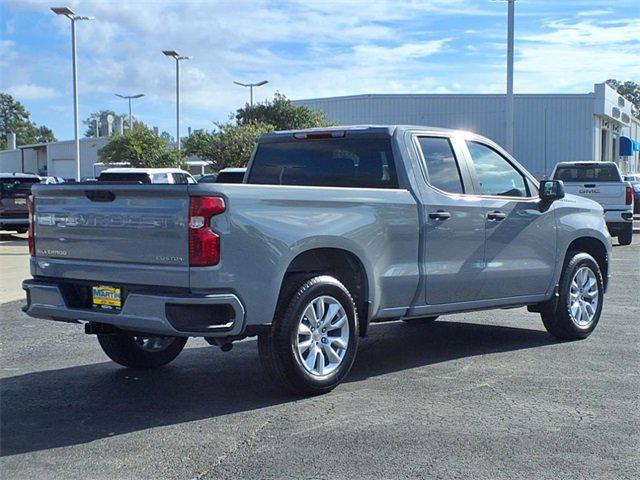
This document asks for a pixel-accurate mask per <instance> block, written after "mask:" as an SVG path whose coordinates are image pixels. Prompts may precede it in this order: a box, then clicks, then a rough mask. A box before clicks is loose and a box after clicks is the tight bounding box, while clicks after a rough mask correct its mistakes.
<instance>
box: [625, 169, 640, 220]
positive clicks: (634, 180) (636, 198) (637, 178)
mask: <svg viewBox="0 0 640 480" xmlns="http://www.w3.org/2000/svg"><path fill="white" fill-rule="evenodd" d="M624 179H625V181H627V182H629V183H630V184H631V188H632V189H633V213H635V214H640V173H634V174H631V175H627V176H626V177H624Z"/></svg>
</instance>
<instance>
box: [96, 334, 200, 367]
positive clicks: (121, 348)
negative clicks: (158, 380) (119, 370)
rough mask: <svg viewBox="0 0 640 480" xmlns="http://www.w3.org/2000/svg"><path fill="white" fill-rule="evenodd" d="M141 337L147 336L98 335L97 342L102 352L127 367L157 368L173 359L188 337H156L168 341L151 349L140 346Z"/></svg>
mask: <svg viewBox="0 0 640 480" xmlns="http://www.w3.org/2000/svg"><path fill="white" fill-rule="evenodd" d="M142 338H153V337H149V336H138V335H127V334H109V335H98V342H99V343H100V346H101V347H102V350H104V353H106V354H107V356H108V357H109V358H110V359H111V360H113V361H114V362H116V363H119V364H120V365H122V366H125V367H128V368H136V369H149V368H157V367H161V366H163V365H166V364H167V363H169V362H171V361H172V360H174V359H175V358H176V357H177V356H178V355H179V354H180V352H181V351H182V349H183V348H184V346H185V344H186V343H187V339H188V337H156V338H162V339H163V340H165V339H166V340H167V341H169V340H170V341H169V343H168V345H166V346H165V347H164V348H162V349H159V350H156V351H152V350H145V349H143V348H142V347H141V346H140V343H139V342H140V340H141V339H142Z"/></svg>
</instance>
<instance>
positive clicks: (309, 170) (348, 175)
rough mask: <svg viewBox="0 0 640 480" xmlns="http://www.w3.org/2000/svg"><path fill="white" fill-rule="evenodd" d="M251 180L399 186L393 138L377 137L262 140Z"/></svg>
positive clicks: (372, 186)
mask: <svg viewBox="0 0 640 480" xmlns="http://www.w3.org/2000/svg"><path fill="white" fill-rule="evenodd" d="M218 181H220V180H219V179H218ZM248 183H254V184H263V185H265V184H266V185H307V186H316V187H352V188H353V187H355V188H398V179H397V176H396V168H395V164H394V161H393V153H392V150H391V139H390V138H376V137H368V138H365V137H361V138H330V139H309V140H293V141H285V142H278V143H262V144H260V145H259V146H258V150H257V151H256V154H255V157H254V160H253V164H252V167H251V171H250V173H249V179H248Z"/></svg>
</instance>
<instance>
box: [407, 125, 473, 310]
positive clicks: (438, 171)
mask: <svg viewBox="0 0 640 480" xmlns="http://www.w3.org/2000/svg"><path fill="white" fill-rule="evenodd" d="M414 141H415V144H416V147H417V150H418V152H419V157H420V160H421V166H422V170H423V173H424V176H425V180H426V186H427V188H426V189H425V190H424V198H423V202H422V208H423V209H424V212H423V218H424V222H425V223H424V225H423V229H422V230H423V235H422V239H423V240H422V241H423V242H424V244H423V249H424V253H423V258H424V267H425V268H424V274H425V275H426V282H425V288H426V291H425V297H426V303H427V304H429V305H442V304H448V303H459V302H469V301H473V300H479V299H481V298H482V295H481V292H480V290H481V289H480V277H481V275H482V269H483V259H484V228H485V226H484V222H485V217H484V207H483V206H482V205H480V204H479V202H478V201H477V199H475V198H474V197H473V196H472V195H469V193H473V191H472V190H473V187H472V185H471V177H470V175H469V170H468V168H467V166H466V163H465V162H464V155H460V148H459V147H460V145H459V144H460V142H462V140H461V139H458V138H455V137H447V136H434V135H420V134H418V135H416V136H415V137H414ZM456 152H457V153H456Z"/></svg>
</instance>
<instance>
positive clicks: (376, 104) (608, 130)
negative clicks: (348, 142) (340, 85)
mask: <svg viewBox="0 0 640 480" xmlns="http://www.w3.org/2000/svg"><path fill="white" fill-rule="evenodd" d="M293 103H295V104H296V105H306V106H308V107H309V108H312V109H316V110H321V111H323V112H324V113H325V114H326V116H327V119H328V120H329V121H331V122H335V123H339V124H342V125H359V124H404V125H428V126H433V127H445V128H455V129H460V130H470V131H473V132H476V133H479V134H480V135H484V136H486V137H489V138H491V139H492V140H494V141H496V142H498V143H500V144H502V145H504V143H505V142H504V140H505V136H506V135H505V132H506V121H505V106H506V101H505V95H466V94H465V95H449V94H444V95H441V94H437V95H421V94H408V95H395V94H391V95H384V94H382V95H379V94H375V95H353V96H346V97H333V98H318V99H309V100H296V101H294V102H293ZM514 103H515V105H514V110H515V111H514V117H515V122H514V123H515V125H514V152H513V154H514V156H515V157H516V159H518V160H519V161H520V162H521V163H522V164H523V165H524V166H525V167H527V169H529V171H531V172H532V173H533V174H535V175H537V176H538V177H542V176H544V175H545V174H549V173H550V172H551V170H552V169H553V166H554V165H555V164H556V163H558V162H561V161H571V160H594V159H596V160H614V161H617V162H618V163H619V165H620V167H621V169H622V171H623V173H626V172H630V171H638V170H640V160H639V157H638V155H639V152H637V151H636V152H635V153H634V155H633V156H632V157H624V158H621V157H620V155H619V145H620V137H621V136H629V137H630V138H632V139H633V140H636V141H640V137H639V136H638V135H640V131H639V125H640V122H638V121H637V120H636V119H634V118H633V117H632V115H631V102H629V101H628V100H626V99H625V98H623V97H621V96H620V95H618V93H617V92H616V91H615V90H613V89H612V88H611V87H609V86H608V85H606V84H604V83H600V84H596V85H595V86H594V91H593V92H590V93H586V94H518V95H515V99H514Z"/></svg>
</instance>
